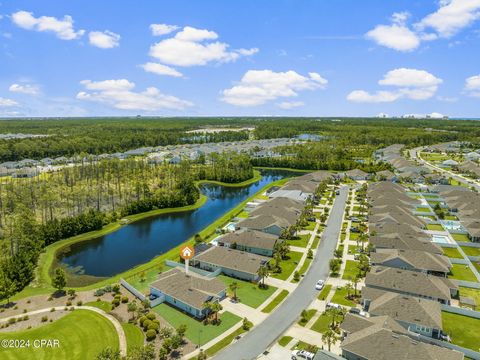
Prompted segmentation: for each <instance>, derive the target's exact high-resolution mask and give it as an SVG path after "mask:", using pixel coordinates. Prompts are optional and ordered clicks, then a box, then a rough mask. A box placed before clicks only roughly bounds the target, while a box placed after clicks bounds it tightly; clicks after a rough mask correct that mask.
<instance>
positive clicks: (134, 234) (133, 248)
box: [58, 170, 298, 277]
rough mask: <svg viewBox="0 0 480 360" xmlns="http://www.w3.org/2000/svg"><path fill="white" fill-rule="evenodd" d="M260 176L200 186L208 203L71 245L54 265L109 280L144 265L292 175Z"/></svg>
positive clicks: (266, 173) (266, 172)
mask: <svg viewBox="0 0 480 360" xmlns="http://www.w3.org/2000/svg"><path fill="white" fill-rule="evenodd" d="M296 174H298V173H296ZM262 175H263V176H262V178H261V179H260V180H259V181H257V182H256V183H254V184H251V185H248V186H245V187H224V186H219V185H212V184H205V185H202V187H201V191H202V193H204V194H205V195H206V196H207V197H208V200H207V202H206V203H205V204H204V205H203V206H202V207H200V208H199V209H196V210H191V211H184V212H178V213H172V214H163V215H158V216H154V217H150V218H146V219H143V220H139V221H136V222H134V223H131V224H128V225H126V226H123V227H122V228H120V229H119V230H117V231H115V232H113V233H110V234H108V235H105V236H101V237H99V238H96V239H93V240H90V241H85V242H81V243H78V244H74V245H72V246H71V247H70V248H68V249H66V251H65V252H63V253H62V254H60V255H59V258H58V261H59V262H60V263H62V264H64V265H66V266H67V268H68V269H70V271H73V272H75V273H77V274H81V275H90V276H95V277H107V276H112V275H115V274H118V273H121V272H123V271H125V270H128V269H130V268H132V267H134V266H136V265H139V264H142V263H145V262H147V261H149V260H151V259H152V258H154V257H155V256H158V255H161V254H162V253H165V252H167V251H169V250H170V249H172V248H174V247H176V246H178V245H180V244H181V243H183V242H184V241H186V240H187V239H189V238H190V237H192V236H194V235H195V234H196V233H198V232H200V231H201V230H202V229H204V228H205V227H207V226H208V225H209V224H211V223H212V222H213V221H215V220H216V219H217V218H219V217H220V216H222V215H223V214H225V213H226V212H228V211H229V210H231V209H233V208H234V207H235V206H237V205H238V204H239V203H240V202H242V201H244V200H245V199H247V198H248V197H250V196H252V195H253V194H255V193H256V192H258V191H259V190H260V189H261V188H263V187H264V186H266V185H268V184H269V183H271V182H273V181H276V180H279V179H283V178H285V177H289V176H293V175H295V173H293V172H288V171H281V170H264V171H262Z"/></svg>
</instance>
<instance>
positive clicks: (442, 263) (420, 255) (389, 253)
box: [370, 249, 452, 273]
mask: <svg viewBox="0 0 480 360" xmlns="http://www.w3.org/2000/svg"><path fill="white" fill-rule="evenodd" d="M394 259H399V260H401V261H403V262H404V263H407V264H409V265H410V266H411V267H413V268H415V269H418V270H427V271H439V272H444V273H448V272H449V271H450V268H451V267H452V265H451V263H450V260H449V259H448V258H447V257H446V256H443V255H437V254H432V253H429V252H426V251H418V250H410V249H378V250H377V251H376V252H375V253H372V254H371V256H370V260H371V262H372V264H377V265H386V263H387V262H389V261H391V260H394Z"/></svg>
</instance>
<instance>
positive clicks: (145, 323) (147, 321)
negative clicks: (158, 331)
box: [143, 319, 152, 329]
mask: <svg viewBox="0 0 480 360" xmlns="http://www.w3.org/2000/svg"><path fill="white" fill-rule="evenodd" d="M151 323H152V321H151V320H148V319H147V320H145V321H144V322H143V328H144V329H148V327H149V326H150V324H151Z"/></svg>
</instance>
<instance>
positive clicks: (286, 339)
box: [278, 336, 293, 347]
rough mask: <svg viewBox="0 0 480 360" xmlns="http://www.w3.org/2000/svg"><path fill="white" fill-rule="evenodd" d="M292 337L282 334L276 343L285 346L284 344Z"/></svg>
mask: <svg viewBox="0 0 480 360" xmlns="http://www.w3.org/2000/svg"><path fill="white" fill-rule="evenodd" d="M292 339H293V337H291V336H282V337H281V338H280V340H278V344H279V345H280V346H283V347H285V346H287V345H288V343H289V342H290V341H292Z"/></svg>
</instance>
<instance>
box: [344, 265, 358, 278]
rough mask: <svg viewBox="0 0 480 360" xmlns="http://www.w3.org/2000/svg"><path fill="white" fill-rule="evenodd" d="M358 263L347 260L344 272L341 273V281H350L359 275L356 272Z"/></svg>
mask: <svg viewBox="0 0 480 360" xmlns="http://www.w3.org/2000/svg"><path fill="white" fill-rule="evenodd" d="M357 265H358V261H353V260H347V262H346V263H345V270H344V271H343V276H342V279H344V280H351V279H353V278H355V276H357V274H358V273H359V270H358V267H357Z"/></svg>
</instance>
